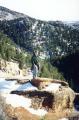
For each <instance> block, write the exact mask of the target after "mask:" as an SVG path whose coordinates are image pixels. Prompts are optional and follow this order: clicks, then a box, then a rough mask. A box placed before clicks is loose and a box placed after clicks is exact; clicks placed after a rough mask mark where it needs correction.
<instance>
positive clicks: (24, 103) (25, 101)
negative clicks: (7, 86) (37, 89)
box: [6, 94, 47, 116]
mask: <svg viewBox="0 0 79 120" xmlns="http://www.w3.org/2000/svg"><path fill="white" fill-rule="evenodd" d="M6 103H7V104H11V105H12V107H24V108H25V109H26V110H28V111H29V112H30V113H32V114H35V115H39V116H43V115H45V114H46V113H47V111H46V110H44V109H37V110H35V109H34V108H31V107H30V106H31V99H29V98H24V97H23V96H19V95H14V94H9V95H7V97H6Z"/></svg>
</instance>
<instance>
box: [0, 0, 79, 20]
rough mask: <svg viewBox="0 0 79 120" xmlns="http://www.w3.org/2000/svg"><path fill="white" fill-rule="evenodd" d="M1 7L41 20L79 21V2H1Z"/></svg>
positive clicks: (5, 0)
mask: <svg viewBox="0 0 79 120" xmlns="http://www.w3.org/2000/svg"><path fill="white" fill-rule="evenodd" d="M0 6H5V7H7V8H9V9H11V10H15V11H18V12H21V13H24V14H26V15H29V16H30V17H33V18H37V19H41V20H62V21H79V0H0Z"/></svg>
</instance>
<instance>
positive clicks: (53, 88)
mask: <svg viewBox="0 0 79 120" xmlns="http://www.w3.org/2000/svg"><path fill="white" fill-rule="evenodd" d="M60 86H61V84H59V83H51V84H50V85H48V86H47V87H46V88H44V89H43V90H45V91H50V92H51V91H53V92H56V91H57V90H59V87H60Z"/></svg>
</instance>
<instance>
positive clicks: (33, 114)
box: [2, 78, 75, 120]
mask: <svg viewBox="0 0 79 120" xmlns="http://www.w3.org/2000/svg"><path fill="white" fill-rule="evenodd" d="M35 81H38V82H39V81H41V85H42V83H43V86H42V87H41V89H39V88H40V87H39V86H38V85H35V86H34V83H35ZM7 82H9V81H7ZM12 82H13V81H12ZM14 83H15V82H14ZM34 83H33V81H30V82H29V81H28V82H25V83H20V84H19V83H17V82H16V85H19V86H18V87H17V86H16V85H15V86H16V89H13V90H12V88H11V91H10V93H9V94H8V95H7V96H5V95H3V96H5V98H6V99H5V100H6V108H5V111H6V113H7V115H8V116H9V117H10V118H11V119H12V120H14V119H15V120H28V119H30V120H39V119H41V118H44V119H46V120H58V119H59V118H62V117H68V116H69V115H70V114H71V113H72V112H73V111H74V104H73V102H74V98H75V93H74V91H73V90H72V89H71V88H70V87H69V86H68V84H67V83H66V82H62V81H59V82H58V81H57V80H52V79H51V80H49V79H46V78H41V79H40V78H38V79H36V80H34ZM10 84H11V80H10ZM12 85H13V83H12ZM14 88H15V87H14ZM2 89H3V87H2Z"/></svg>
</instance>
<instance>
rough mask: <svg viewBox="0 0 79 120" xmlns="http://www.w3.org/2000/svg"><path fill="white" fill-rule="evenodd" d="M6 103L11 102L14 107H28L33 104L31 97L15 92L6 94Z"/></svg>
mask: <svg viewBox="0 0 79 120" xmlns="http://www.w3.org/2000/svg"><path fill="white" fill-rule="evenodd" d="M6 103H7V104H11V105H12V106H13V107H24V108H27V107H30V105H31V99H29V98H25V97H23V96H19V95H15V94H8V95H7V96H6Z"/></svg>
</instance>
